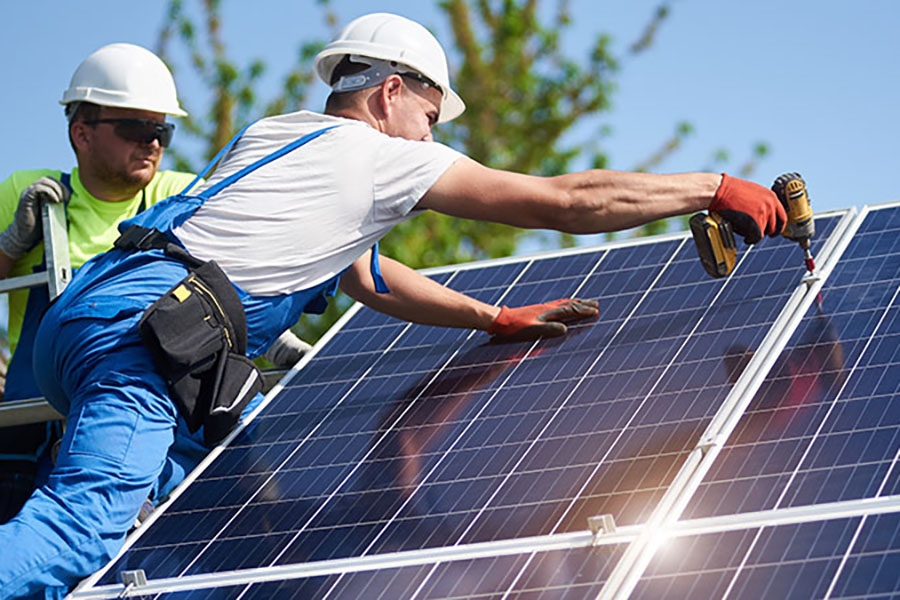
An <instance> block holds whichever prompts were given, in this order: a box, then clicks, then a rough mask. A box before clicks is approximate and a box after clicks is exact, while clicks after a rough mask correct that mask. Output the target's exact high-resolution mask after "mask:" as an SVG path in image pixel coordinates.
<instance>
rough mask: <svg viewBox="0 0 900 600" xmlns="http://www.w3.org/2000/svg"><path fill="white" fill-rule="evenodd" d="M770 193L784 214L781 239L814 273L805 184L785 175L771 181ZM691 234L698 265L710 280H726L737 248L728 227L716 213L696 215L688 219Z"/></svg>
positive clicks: (796, 175) (812, 225) (812, 229)
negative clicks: (789, 243) (799, 250)
mask: <svg viewBox="0 0 900 600" xmlns="http://www.w3.org/2000/svg"><path fill="white" fill-rule="evenodd" d="M772 191H773V192H775V195H776V196H778V199H779V200H780V201H781V204H782V205H783V206H784V209H785V211H786V212H787V218H788V220H787V225H786V226H785V228H784V231H783V232H782V235H783V236H784V237H786V238H787V239H789V240H794V241H795V242H797V243H798V244H800V248H802V249H803V252H804V255H805V257H806V269H807V271H809V272H810V273H812V272H813V271H814V270H815V261H814V259H813V255H812V251H811V250H810V246H811V244H810V239H811V238H812V237H813V236H814V235H815V234H816V227H815V223H814V222H813V211H812V207H811V206H810V203H809V196H808V195H807V193H806V182H805V181H803V177H801V176H800V174H799V173H785V174H784V175H780V176H779V177H778V178H777V179H775V183H774V184H772ZM690 226H691V234H692V235H693V236H694V245H695V246H696V247H697V254H699V255H700V262H701V263H702V264H703V268H704V269H706V272H707V273H709V274H710V275H712V276H713V277H726V276H727V275H729V274H730V273H731V271H732V270H733V269H734V265H735V263H736V262H737V245H736V244H735V243H734V230H733V229H732V227H731V223H729V222H728V221H726V220H725V219H723V218H722V217H721V216H720V215H718V214H716V213H709V214H707V213H697V214H696V215H694V216H693V217H691V219H690Z"/></svg>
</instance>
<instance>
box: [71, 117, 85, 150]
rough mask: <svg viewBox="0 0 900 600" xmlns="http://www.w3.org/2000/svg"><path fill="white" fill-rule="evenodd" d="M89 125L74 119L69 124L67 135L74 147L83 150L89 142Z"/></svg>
mask: <svg viewBox="0 0 900 600" xmlns="http://www.w3.org/2000/svg"><path fill="white" fill-rule="evenodd" d="M89 127H90V125H85V123H84V122H83V121H76V122H74V123H72V124H71V125H69V137H70V138H71V139H72V145H74V146H75V148H76V149H78V150H84V149H85V148H86V147H87V145H88V144H89V143H90V132H89V131H88V128H89Z"/></svg>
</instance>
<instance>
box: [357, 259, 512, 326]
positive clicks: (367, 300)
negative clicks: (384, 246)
mask: <svg viewBox="0 0 900 600" xmlns="http://www.w3.org/2000/svg"><path fill="white" fill-rule="evenodd" d="M380 263H381V272H382V275H383V276H384V279H385V281H386V282H387V285H388V287H389V288H390V290H391V291H390V293H388V294H379V293H377V292H376V291H375V289H374V285H373V283H372V276H371V273H369V269H368V265H369V254H366V255H365V256H363V257H362V258H360V259H359V260H357V261H356V263H355V264H354V265H353V266H352V267H351V268H350V270H349V271H348V272H347V273H346V274H345V275H344V276H343V277H342V278H341V289H342V290H343V291H344V292H345V293H347V294H348V295H350V296H351V297H352V298H354V299H355V300H358V301H359V302H362V303H363V304H365V305H367V306H369V307H371V308H373V309H375V310H377V311H379V312H382V313H384V314H387V315H390V316H392V317H395V318H398V319H402V320H404V321H410V322H413V323H419V324H422V325H436V326H442V327H461V328H470V329H480V330H487V329H488V327H490V325H491V323H492V322H493V320H494V318H495V317H496V316H497V315H498V314H499V312H500V308H499V307H497V306H491V305H490V304H485V303H484V302H480V301H478V300H476V299H474V298H471V297H469V296H466V295H465V294H461V293H459V292H456V291H454V290H451V289H450V288H447V287H444V286H443V285H441V284H439V283H437V282H435V281H434V280H432V279H429V278H428V277H425V276H424V275H422V274H420V273H418V272H417V271H415V270H413V269H410V268H409V267H407V266H405V265H403V264H402V263H399V262H397V261H395V260H392V259H390V258H386V257H384V256H382V257H380Z"/></svg>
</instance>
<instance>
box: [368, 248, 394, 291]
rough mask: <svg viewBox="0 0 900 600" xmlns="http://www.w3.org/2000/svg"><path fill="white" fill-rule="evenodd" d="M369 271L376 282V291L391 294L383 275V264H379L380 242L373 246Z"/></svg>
mask: <svg viewBox="0 0 900 600" xmlns="http://www.w3.org/2000/svg"><path fill="white" fill-rule="evenodd" d="M369 271H370V272H371V273H372V279H374V280H375V291H376V292H378V293H379V294H390V293H391V290H390V288H389V287H388V286H387V282H386V281H385V280H384V277H383V276H382V275H381V264H380V263H379V262H378V242H375V245H374V246H372V258H371V260H370V261H369Z"/></svg>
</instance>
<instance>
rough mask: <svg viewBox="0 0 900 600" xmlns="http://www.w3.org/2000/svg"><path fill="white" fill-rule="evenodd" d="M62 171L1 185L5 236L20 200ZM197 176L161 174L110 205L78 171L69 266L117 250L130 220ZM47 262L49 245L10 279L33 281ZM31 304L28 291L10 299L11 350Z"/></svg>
mask: <svg viewBox="0 0 900 600" xmlns="http://www.w3.org/2000/svg"><path fill="white" fill-rule="evenodd" d="M61 173H62V172H61V171H57V170H53V169H35V170H27V171H16V172H14V173H13V174H12V175H10V176H9V177H8V178H7V179H5V180H4V181H2V182H0V231H2V230H4V229H6V228H7V227H8V226H9V224H10V223H12V220H13V216H14V215H15V212H16V208H17V207H18V205H19V196H20V195H21V194H22V191H23V190H24V189H25V188H27V187H28V186H29V185H31V184H32V183H34V182H35V181H36V180H38V179H40V178H41V177H45V176H48V177H53V178H54V179H57V180H58V179H59V178H60V176H61ZM193 179H194V175H191V174H190V173H179V172H176V171H158V172H157V173H156V175H155V176H154V177H153V180H152V181H151V182H150V183H149V184H148V185H147V187H146V188H144V190H143V191H141V192H138V193H137V195H135V196H134V198H131V199H130V200H123V201H121V202H107V201H104V200H99V199H97V198H95V197H94V196H92V195H91V194H90V193H89V192H88V191H87V190H86V189H84V186H83V185H82V184H81V179H80V178H79V177H78V168H77V167H76V168H75V169H73V170H72V174H71V180H70V185H71V187H72V197H71V199H70V200H69V204H68V207H67V209H66V221H67V224H68V232H69V260H70V261H71V263H72V268H73V269H77V268H79V267H80V266H81V265H83V264H84V263H85V262H87V261H88V260H89V259H90V258H92V257H93V256H95V255H96V254H99V253H101V252H105V251H106V250H109V249H110V248H112V245H113V242H115V241H116V238H117V237H118V236H119V231H118V229H117V227H118V225H119V223H121V222H122V221H124V220H125V219H130V218H131V217H133V216H134V215H136V214H137V213H138V211H139V210H142V209H144V208H147V207H149V206H151V205H153V204H156V203H157V202H159V201H160V200H162V199H164V198H167V197H169V196H174V195H175V194H179V193H181V192H182V191H184V189H185V187H187V186H188V185H189V184H190V183H191V181H193ZM43 259H44V245H43V243H41V244H38V245H37V246H36V247H35V248H33V249H32V250H31V251H29V252H28V253H27V254H26V255H25V256H23V257H22V258H20V259H19V260H18V261H16V264H15V266H14V267H13V270H12V272H10V274H9V276H10V277H15V276H18V275H29V274H31V273H33V272H34V268H35V267H36V266H38V265H40V264H41V262H42V261H43ZM27 303H28V290H16V291H14V292H10V293H9V324H8V332H9V347H10V350H11V351H15V348H16V346H17V345H18V342H19V334H20V332H21V330H22V320H23V319H24V317H25V307H26V305H27Z"/></svg>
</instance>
